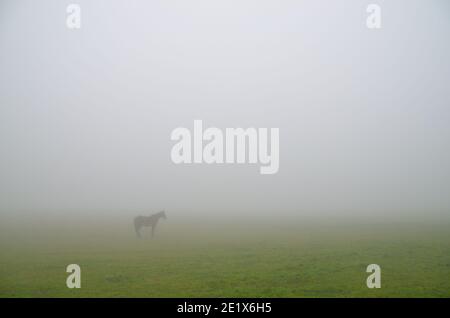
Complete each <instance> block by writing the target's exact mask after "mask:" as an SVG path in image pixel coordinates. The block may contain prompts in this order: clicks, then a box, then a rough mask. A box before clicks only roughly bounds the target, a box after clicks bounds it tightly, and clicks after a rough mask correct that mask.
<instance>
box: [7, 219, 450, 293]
mask: <svg viewBox="0 0 450 318" xmlns="http://www.w3.org/2000/svg"><path fill="white" fill-rule="evenodd" d="M127 226H128V225H127ZM95 228H96V227H95V226H93V225H90V226H86V227H81V226H80V225H78V226H76V227H70V226H69V225H66V226H65V227H60V226H56V225H55V226H48V227H46V228H45V227H34V228H33V227H30V228H28V229H23V230H22V231H18V230H17V229H14V230H12V229H8V227H7V226H5V227H4V228H3V229H2V233H1V241H0V296H1V297H449V296H450V231H449V230H450V225H449V224H440V225H430V224H428V225H424V224H391V225H387V224H378V225H357V224H354V225H332V224H323V225H321V224H310V225H305V224H303V225H296V224H291V225H284V226H283V225H276V226H272V227H269V226H264V225H259V226H256V225H254V226H251V225H250V224H242V225H240V226H232V225H231V224H229V225H226V224H222V225H211V226H209V227H206V226H204V227H196V226H194V225H190V226H189V225H182V224H174V225H172V224H171V223H170V222H169V221H167V222H166V223H164V224H161V227H160V228H159V229H158V233H157V237H156V239H154V240H150V239H148V238H147V239H143V240H136V239H135V238H134V237H133V233H132V232H131V231H130V229H129V228H128V227H123V228H114V229H110V230H109V231H107V230H102V232H100V233H97V232H96V231H95ZM230 229H232V230H230ZM71 263H76V264H79V265H80V266H81V270H82V273H81V277H82V287H81V289H68V288H67V287H66V285H65V281H66V277H67V275H68V274H67V273H66V272H65V268H66V266H67V265H68V264H71ZM371 263H376V264H379V265H380V266H381V269H382V288H381V289H368V288H367V287H366V284H365V281H366V278H367V275H368V274H367V273H366V272H365V269H366V267H367V265H368V264H371Z"/></svg>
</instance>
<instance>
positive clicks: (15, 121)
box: [0, 0, 450, 221]
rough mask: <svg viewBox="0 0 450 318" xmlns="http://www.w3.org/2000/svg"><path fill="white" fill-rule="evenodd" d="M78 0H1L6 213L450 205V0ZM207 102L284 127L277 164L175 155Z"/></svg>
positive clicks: (330, 210)
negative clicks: (74, 24) (184, 159)
mask: <svg viewBox="0 0 450 318" xmlns="http://www.w3.org/2000/svg"><path fill="white" fill-rule="evenodd" d="M372 2H375V3H378V4H379V5H380V6H381V9H382V12H381V16H382V28H381V29H379V30H371V29H368V28H367V27H366V18H367V16H368V13H366V7H367V5H368V4H369V3H372ZM70 3H72V2H71V1H57V0H53V1H50V0H43V1H8V0H1V1H0V218H1V219H3V220H4V219H5V218H14V217H16V216H24V215H26V216H29V215H33V216H34V217H36V218H38V219H40V218H42V219H44V218H45V217H46V216H55V215H56V216H58V217H62V218H71V217H74V216H83V215H116V216H121V217H122V216H123V217H129V216H134V215H137V214H148V213H152V212H157V211H159V210H161V209H165V210H166V211H167V215H168V221H170V220H171V218H172V220H173V219H174V218H176V217H187V216H189V215H191V214H193V213H195V214H200V215H203V216H204V217H205V218H210V219H214V218H219V217H223V216H226V215H236V214H241V215H242V216H243V217H250V218H258V217H263V216H270V217H275V218H278V217H281V218H282V217H285V216H296V217H299V218H307V217H313V216H315V217H320V216H323V217H329V216H333V217H335V218H340V217H347V218H348V217H361V218H365V217H367V218H369V217H370V218H373V217H375V218H386V217H398V218H401V219H410V218H429V217H430V218H444V217H445V218H448V217H449V216H450V152H449V147H450V125H449V123H450V90H449V79H450V60H449V56H450V45H449V34H450V19H449V15H450V10H449V9H450V4H449V3H448V1H445V0H441V1H440V0H433V1H403V0H395V1H359V0H346V1H331V0H329V1H322V0H321V1H312V0H308V1H298V0H297V1H281V2H280V1H268V0H264V1H261V0H258V1H256V0H252V1H250V0H244V1H237V0H231V1H230V0H227V1H224V0H220V1H219V0H216V1H206V0H202V1H200V0H192V1H181V0H177V1H174V0H170V1H165V0H164V1H163V0H155V1H143V0H141V1H118V0H113V1H112V0H109V1H99V0H95V1H82V0H79V1H76V3H78V4H80V6H81V29H79V30H70V29H68V28H67V27H66V18H67V13H66V7H67V5H68V4H70ZM194 119H201V120H203V124H204V129H206V128H208V127H218V128H221V129H225V128H227V127H242V128H248V127H257V128H258V127H267V128H271V127H279V128H280V169H279V171H278V173H277V174H274V175H261V174H260V173H259V165H249V164H243V165H237V164H231V165H226V164H223V165H217V164H215V165H207V164H200V165H176V164H174V163H172V161H171V159H170V150H171V148H172V146H173V145H174V143H175V142H173V141H171V140H170V133H171V131H172V130H173V129H175V128H177V127H186V128H189V129H192V128H193V121H194Z"/></svg>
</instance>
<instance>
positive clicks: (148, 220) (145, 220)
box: [134, 210, 167, 238]
mask: <svg viewBox="0 0 450 318" xmlns="http://www.w3.org/2000/svg"><path fill="white" fill-rule="evenodd" d="M161 218H162V219H167V216H166V212H165V211H164V210H163V211H161V212H158V213H155V214H152V215H150V216H143V215H139V216H137V217H135V218H134V230H135V231H136V235H137V237H138V238H140V237H141V233H140V229H141V228H142V227H143V226H151V227H152V237H153V236H154V235H155V228H156V224H158V221H159V219H161Z"/></svg>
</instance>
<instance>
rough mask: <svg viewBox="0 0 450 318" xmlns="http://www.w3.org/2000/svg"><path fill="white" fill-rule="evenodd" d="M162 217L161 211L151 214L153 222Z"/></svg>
mask: <svg viewBox="0 0 450 318" xmlns="http://www.w3.org/2000/svg"><path fill="white" fill-rule="evenodd" d="M161 217H162V214H161V213H157V214H155V215H153V219H154V220H155V222H158V220H159V219H160V218H161Z"/></svg>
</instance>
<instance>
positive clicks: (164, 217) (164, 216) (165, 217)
mask: <svg viewBox="0 0 450 318" xmlns="http://www.w3.org/2000/svg"><path fill="white" fill-rule="evenodd" d="M159 213H161V217H162V218H163V219H164V220H165V219H167V216H166V211H164V210H162V211H161V212H159Z"/></svg>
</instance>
